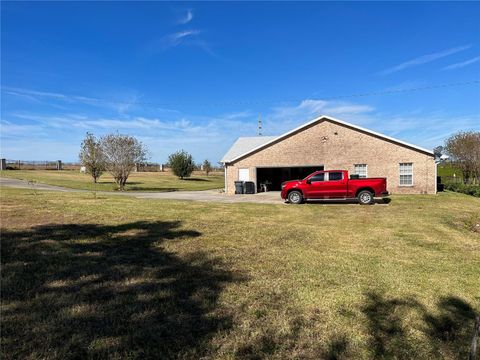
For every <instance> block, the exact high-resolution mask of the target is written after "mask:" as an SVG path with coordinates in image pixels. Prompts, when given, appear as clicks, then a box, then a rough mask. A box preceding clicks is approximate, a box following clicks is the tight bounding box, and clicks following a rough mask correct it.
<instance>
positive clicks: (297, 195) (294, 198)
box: [288, 190, 303, 204]
mask: <svg viewBox="0 0 480 360" xmlns="http://www.w3.org/2000/svg"><path fill="white" fill-rule="evenodd" d="M288 201H289V202H290V204H301V203H302V202H303V195H302V193H301V192H300V191H296V190H294V191H291V192H290V193H289V194H288Z"/></svg>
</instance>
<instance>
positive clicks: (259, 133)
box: [258, 114, 262, 136]
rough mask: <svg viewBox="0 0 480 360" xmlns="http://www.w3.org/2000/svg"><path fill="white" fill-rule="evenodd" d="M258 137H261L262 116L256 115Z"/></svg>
mask: <svg viewBox="0 0 480 360" xmlns="http://www.w3.org/2000/svg"><path fill="white" fill-rule="evenodd" d="M258 136H262V114H258Z"/></svg>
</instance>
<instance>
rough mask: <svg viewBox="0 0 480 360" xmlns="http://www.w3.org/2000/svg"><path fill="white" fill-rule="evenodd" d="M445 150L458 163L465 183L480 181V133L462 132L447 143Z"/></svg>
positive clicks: (450, 138)
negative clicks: (471, 180) (473, 179)
mask: <svg viewBox="0 0 480 360" xmlns="http://www.w3.org/2000/svg"><path fill="white" fill-rule="evenodd" d="M445 149H446V150H447V152H448V153H449V154H450V155H451V156H452V157H453V158H454V160H456V161H457V162H458V165H459V166H460V168H461V169H462V173H463V178H464V181H465V182H468V181H469V180H470V179H472V178H475V179H477V180H478V179H480V132H479V131H466V132H464V131H461V132H458V133H456V134H454V135H452V136H450V137H449V138H448V139H447V140H446V141H445Z"/></svg>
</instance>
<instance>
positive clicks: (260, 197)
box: [0, 177, 283, 204]
mask: <svg viewBox="0 0 480 360" xmlns="http://www.w3.org/2000/svg"><path fill="white" fill-rule="evenodd" d="M0 185H1V186H8V187H14V188H22V189H32V185H30V184H29V183H28V182H27V181H25V180H19V179H11V178H4V177H2V178H0ZM34 186H35V189H36V190H47V191H61V192H91V191H89V190H77V189H68V188H64V187H61V186H53V185H47V184H41V183H35V185H34ZM97 194H102V195H118V196H133V197H136V198H139V199H168V200H194V201H205V202H223V203H240V202H243V203H261V204H282V203H283V200H282V199H281V198H280V192H279V191H271V192H266V193H259V194H253V195H233V196H227V195H225V194H222V193H220V192H219V191H218V190H204V191H170V192H140V191H128V192H114V191H112V192H108V191H99V192H97Z"/></svg>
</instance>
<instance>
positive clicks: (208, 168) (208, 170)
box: [203, 160, 212, 176]
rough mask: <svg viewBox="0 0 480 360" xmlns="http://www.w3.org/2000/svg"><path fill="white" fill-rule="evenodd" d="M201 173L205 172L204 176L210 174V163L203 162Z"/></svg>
mask: <svg viewBox="0 0 480 360" xmlns="http://www.w3.org/2000/svg"><path fill="white" fill-rule="evenodd" d="M203 171H205V174H207V176H208V174H209V173H210V171H212V164H210V161H208V160H205V161H204V162H203Z"/></svg>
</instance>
